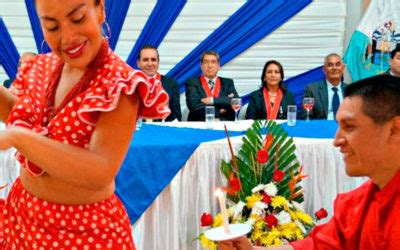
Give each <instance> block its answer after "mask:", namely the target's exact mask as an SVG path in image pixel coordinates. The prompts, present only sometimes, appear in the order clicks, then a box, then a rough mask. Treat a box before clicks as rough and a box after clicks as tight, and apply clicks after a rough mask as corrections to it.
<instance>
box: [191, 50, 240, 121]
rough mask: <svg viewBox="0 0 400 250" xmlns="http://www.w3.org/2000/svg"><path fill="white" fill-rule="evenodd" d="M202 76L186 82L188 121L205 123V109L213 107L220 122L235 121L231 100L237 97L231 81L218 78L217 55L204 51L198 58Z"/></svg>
mask: <svg viewBox="0 0 400 250" xmlns="http://www.w3.org/2000/svg"><path fill="white" fill-rule="evenodd" d="M200 63H201V71H202V72H203V75H202V76H200V77H196V78H191V79H189V80H188V81H187V82H186V104H187V106H188V108H189V116H188V121H205V107H206V106H214V107H215V118H216V119H219V120H221V121H225V120H228V121H233V120H235V111H233V109H232V107H231V99H232V98H234V97H239V96H238V94H237V92H236V89H235V85H234V83H233V80H232V79H229V78H224V77H219V76H218V71H219V69H220V60H219V54H218V53H217V52H216V51H213V50H208V51H205V52H204V53H203V54H202V55H201V58H200Z"/></svg>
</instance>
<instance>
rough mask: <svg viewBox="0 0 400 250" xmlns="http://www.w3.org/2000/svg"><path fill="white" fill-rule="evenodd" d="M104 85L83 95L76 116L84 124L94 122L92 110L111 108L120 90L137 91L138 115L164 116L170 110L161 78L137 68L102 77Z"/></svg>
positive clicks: (115, 105) (130, 93)
mask: <svg viewBox="0 0 400 250" xmlns="http://www.w3.org/2000/svg"><path fill="white" fill-rule="evenodd" d="M102 81H103V83H105V84H103V85H101V86H100V87H99V86H97V87H93V88H91V89H89V90H88V91H87V92H86V94H85V95H84V96H83V97H82V100H81V104H80V108H79V110H78V115H79V117H80V118H81V119H82V120H83V121H84V122H85V123H87V124H90V125H95V122H96V121H95V120H93V116H92V115H91V114H92V113H93V112H107V111H112V110H114V109H115V108H116V107H117V105H118V101H119V98H120V96H121V94H125V95H132V94H133V93H135V92H137V93H138V96H139V98H140V106H139V113H138V116H139V117H142V118H146V119H163V118H166V117H167V116H168V115H169V114H170V112H171V111H170V109H169V107H168V94H167V92H165V90H164V89H163V88H162V85H161V82H160V81H159V80H155V79H152V78H148V77H146V75H145V74H144V73H143V72H141V71H138V70H130V71H128V72H123V73H118V74H117V76H116V77H115V79H111V80H104V79H103V80H102Z"/></svg>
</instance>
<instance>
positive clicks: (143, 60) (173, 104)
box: [137, 45, 182, 122]
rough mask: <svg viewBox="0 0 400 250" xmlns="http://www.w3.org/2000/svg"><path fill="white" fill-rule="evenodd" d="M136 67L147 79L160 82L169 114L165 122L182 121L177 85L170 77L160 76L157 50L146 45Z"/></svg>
mask: <svg viewBox="0 0 400 250" xmlns="http://www.w3.org/2000/svg"><path fill="white" fill-rule="evenodd" d="M137 65H138V66H139V68H140V70H142V71H143V72H144V73H145V74H146V75H147V76H148V77H154V78H156V79H157V80H159V81H161V84H162V86H163V88H164V89H165V91H166V92H167V93H168V97H169V104H168V105H169V109H170V110H171V114H170V115H169V116H168V117H167V118H166V119H165V121H167V122H169V121H174V120H178V121H181V120H182V113H181V103H180V94H179V84H178V82H177V81H176V80H175V79H174V78H171V77H168V76H164V75H160V73H158V68H159V66H160V56H159V54H158V50H157V48H155V47H154V46H151V45H146V46H144V47H143V48H142V50H141V51H140V53H139V56H138V59H137Z"/></svg>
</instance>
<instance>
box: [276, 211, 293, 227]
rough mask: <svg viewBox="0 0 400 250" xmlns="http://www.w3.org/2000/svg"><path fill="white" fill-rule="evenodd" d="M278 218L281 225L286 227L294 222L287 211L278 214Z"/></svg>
mask: <svg viewBox="0 0 400 250" xmlns="http://www.w3.org/2000/svg"><path fill="white" fill-rule="evenodd" d="M276 218H277V219H278V224H279V225H284V224H287V223H290V222H291V221H292V218H291V217H290V214H289V213H287V212H285V211H281V212H280V213H279V214H277V215H276Z"/></svg>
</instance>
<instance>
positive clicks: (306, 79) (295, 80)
mask: <svg viewBox="0 0 400 250" xmlns="http://www.w3.org/2000/svg"><path fill="white" fill-rule="evenodd" d="M322 68H323V66H320V67H317V68H314V69H312V70H309V71H307V72H304V73H302V74H300V75H297V76H294V77H292V78H290V79H288V80H286V81H285V84H286V86H287V88H288V90H289V91H290V92H292V93H293V95H294V98H295V100H296V104H297V106H298V107H299V108H300V107H301V105H302V104H301V102H302V99H303V95H304V88H305V87H306V85H307V84H310V83H314V82H318V81H321V80H323V79H324V78H325V73H324V72H323V71H322ZM298 110H299V109H298Z"/></svg>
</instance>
